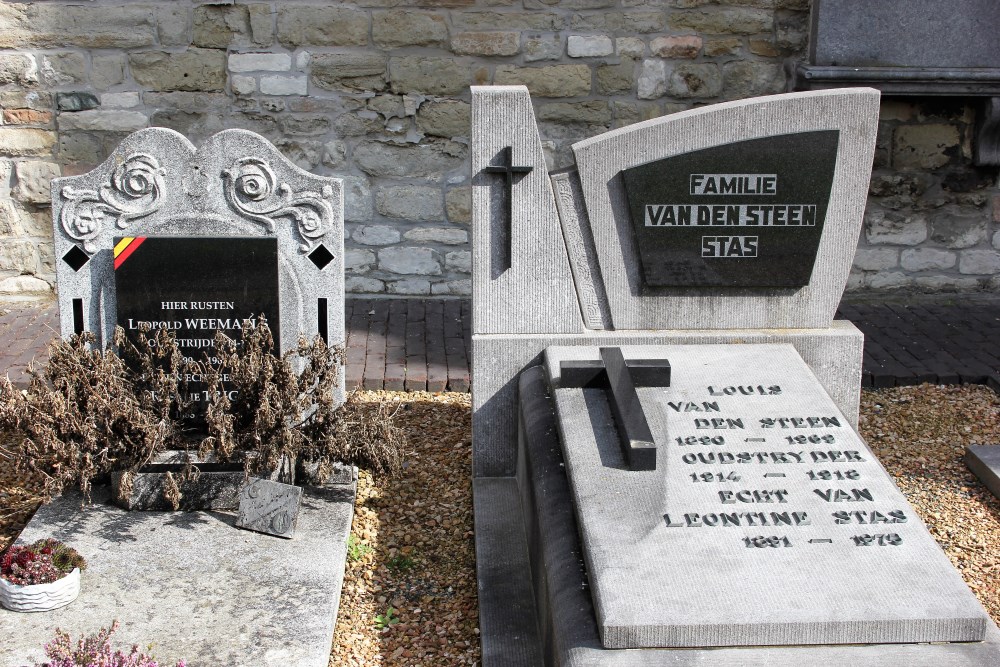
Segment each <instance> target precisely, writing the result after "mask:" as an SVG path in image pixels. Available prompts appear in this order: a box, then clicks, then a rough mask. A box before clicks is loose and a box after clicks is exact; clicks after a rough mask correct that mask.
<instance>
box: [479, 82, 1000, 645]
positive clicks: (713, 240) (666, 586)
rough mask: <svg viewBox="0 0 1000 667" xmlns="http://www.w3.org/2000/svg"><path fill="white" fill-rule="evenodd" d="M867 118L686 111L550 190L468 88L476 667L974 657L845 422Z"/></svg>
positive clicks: (988, 640)
mask: <svg viewBox="0 0 1000 667" xmlns="http://www.w3.org/2000/svg"><path fill="white" fill-rule="evenodd" d="M878 100H879V95H878V92H877V91H875V90H871V89H850V90H831V91H822V92H816V93H794V94H788V95H776V96H772V97H767V98H760V99H752V100H743V101H739V102H730V103H726V104H720V105H716V106H712V107H706V108H702V109H696V110H692V111H688V112H684V113H679V114H674V115H672V116H667V117H664V118H659V119H655V120H651V121H646V122H643V123H639V124H637V125H633V126H629V127H626V128H622V129H618V130H614V131H611V132H608V133H606V134H603V135H600V136H597V137H594V138H592V139H588V140H585V141H581V142H579V143H577V144H575V145H574V146H573V150H574V153H575V157H576V164H575V166H574V167H573V168H571V169H567V170H562V171H560V172H556V173H551V174H550V173H547V171H546V168H545V161H544V156H543V153H542V147H541V141H540V139H539V136H538V133H537V130H536V128H535V122H534V115H533V111H532V107H531V100H530V99H529V96H528V93H527V90H526V89H525V88H523V87H476V88H473V137H472V139H473V158H472V159H473V164H472V169H473V185H474V191H473V211H474V214H473V226H474V227H473V228H474V254H473V276H474V284H473V297H474V304H473V317H474V320H473V411H474V413H473V468H474V479H473V489H474V499H475V513H476V539H477V562H478V564H479V565H478V567H479V589H480V623H481V625H480V627H481V630H482V638H483V660H484V665H535V664H552V665H662V664H745V665H757V664H759V665H764V664H767V665H774V664H779V665H780V664H787V665H801V664H845V663H852V664H863V665H869V664H870V665H874V664H911V665H912V664H920V665H943V664H954V665H958V664H984V665H985V664H995V662H996V661H997V659H998V657H1000V633H998V631H997V628H996V626H995V625H994V624H993V623H992V621H991V620H990V618H989V616H988V615H987V614H986V612H985V611H984V610H983V608H982V606H981V605H980V604H979V602H978V601H977V600H976V599H975V597H974V596H973V594H972V593H971V591H969V589H968V588H967V587H966V585H965V584H964V582H963V581H962V579H961V577H960V575H959V574H958V572H957V571H956V570H955V569H954V568H953V567H952V566H951V564H950V563H949V562H948V560H947V558H946V557H945V555H944V553H943V552H942V551H941V549H940V548H939V547H938V545H937V544H936V543H935V542H934V540H933V538H932V537H931V536H930V534H929V533H928V532H927V530H926V528H925V527H924V526H923V524H922V523H921V521H920V519H919V517H918V516H917V515H916V513H915V512H914V510H913V509H912V508H911V507H910V506H909V504H908V503H907V502H906V500H905V498H904V497H903V496H902V494H901V493H900V492H899V491H898V489H896V487H895V485H894V484H893V483H892V480H891V479H890V478H889V477H888V475H887V474H886V472H885V470H884V469H883V468H882V466H881V465H880V464H879V462H878V461H877V460H876V459H875V457H874V456H873V454H872V453H871V451H870V450H869V449H868V447H867V445H866V444H865V443H864V442H863V441H862V440H861V438H860V436H858V434H857V432H856V430H855V429H856V426H857V420H858V401H859V396H860V381H861V354H862V345H863V338H862V335H861V333H860V332H859V331H858V330H857V329H856V328H855V327H854V326H853V325H852V324H851V323H849V322H842V321H835V320H834V319H833V316H834V312H835V311H836V308H837V305H838V303H839V301H840V297H841V295H842V292H843V289H844V285H845V284H846V280H847V275H848V272H849V270H850V265H851V261H852V258H853V255H854V250H855V248H856V245H857V239H858V235H859V233H860V226H861V220H862V214H863V211H864V205H865V198H866V192H867V188H868V178H869V174H870V168H871V163H872V155H873V150H874V144H875V135H876V128H877V119H878Z"/></svg>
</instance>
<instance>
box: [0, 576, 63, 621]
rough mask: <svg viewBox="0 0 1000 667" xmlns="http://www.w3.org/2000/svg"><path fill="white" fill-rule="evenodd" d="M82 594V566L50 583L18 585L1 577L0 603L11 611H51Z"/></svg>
mask: <svg viewBox="0 0 1000 667" xmlns="http://www.w3.org/2000/svg"><path fill="white" fill-rule="evenodd" d="M79 594H80V568H78V567H77V568H73V571H72V572H70V573H69V574H67V575H66V576H65V577H63V578H62V579H57V580H56V581H53V582H51V583H48V584H31V585H29V586H18V585H17V584H12V583H10V582H9V581H7V580H6V579H4V578H3V577H0V605H2V606H3V607H4V608H6V609H10V610H11V611H49V610H51V609H58V608H59V607H65V606H66V605H68V604H69V603H70V602H72V601H73V600H75V599H76V597H77V596H78V595H79Z"/></svg>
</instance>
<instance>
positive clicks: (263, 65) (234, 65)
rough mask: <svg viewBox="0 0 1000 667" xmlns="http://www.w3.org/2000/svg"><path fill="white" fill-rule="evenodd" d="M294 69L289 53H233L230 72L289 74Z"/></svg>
mask: <svg viewBox="0 0 1000 667" xmlns="http://www.w3.org/2000/svg"><path fill="white" fill-rule="evenodd" d="M291 69H292V56H291V55H289V54H287V53H232V54H230V55H229V71H230V72H287V71H289V70H291Z"/></svg>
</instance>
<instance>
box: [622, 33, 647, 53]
mask: <svg viewBox="0 0 1000 667" xmlns="http://www.w3.org/2000/svg"><path fill="white" fill-rule="evenodd" d="M615 50H616V51H617V52H618V55H619V56H621V57H622V58H641V57H642V56H643V54H644V53H646V43H645V42H643V41H642V40H641V39H639V38H638V37H618V38H616V39H615Z"/></svg>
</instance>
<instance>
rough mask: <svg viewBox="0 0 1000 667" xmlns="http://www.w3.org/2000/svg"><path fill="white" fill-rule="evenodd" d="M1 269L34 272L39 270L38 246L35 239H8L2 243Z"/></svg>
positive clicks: (26, 272)
mask: <svg viewBox="0 0 1000 667" xmlns="http://www.w3.org/2000/svg"><path fill="white" fill-rule="evenodd" d="M0 271H13V272H14V273H21V274H32V273H37V272H38V248H37V247H36V246H35V243H34V242H33V241H19V240H7V241H5V242H3V243H0Z"/></svg>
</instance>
